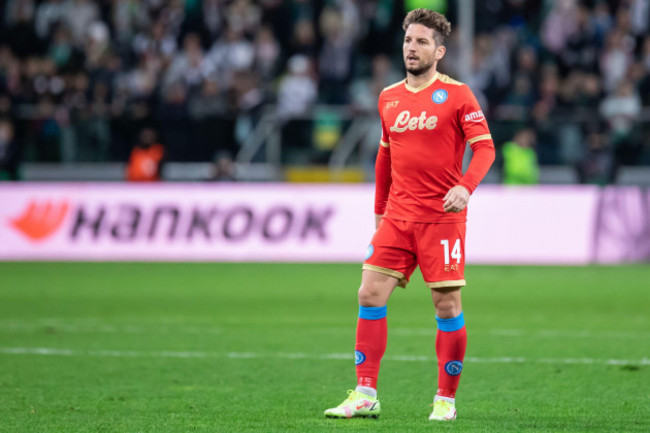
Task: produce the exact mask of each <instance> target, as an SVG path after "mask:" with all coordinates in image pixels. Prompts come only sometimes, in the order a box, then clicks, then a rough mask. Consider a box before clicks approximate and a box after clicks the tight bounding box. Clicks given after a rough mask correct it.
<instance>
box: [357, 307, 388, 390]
mask: <svg viewBox="0 0 650 433" xmlns="http://www.w3.org/2000/svg"><path fill="white" fill-rule="evenodd" d="M386 312H387V309H386V307H385V306H384V307H363V306H359V321H358V322H357V343H356V346H355V349H356V350H355V352H354V363H355V365H356V368H357V384H358V385H359V386H366V387H369V388H374V389H377V377H378V376H379V365H380V363H381V358H382V357H383V356H384V352H386V340H387V337H388V331H387V327H386Z"/></svg>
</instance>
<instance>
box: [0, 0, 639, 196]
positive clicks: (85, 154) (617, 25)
mask: <svg viewBox="0 0 650 433" xmlns="http://www.w3.org/2000/svg"><path fill="white" fill-rule="evenodd" d="M411 3H414V2H408V1H407V2H402V1H381V2H377V1H371V0H357V1H355V0H320V1H306V0H291V1H282V0H257V1H255V0H232V1H231V0H202V1H201V0H186V1H180V0H172V1H165V0H146V1H132V0H114V1H113V0H103V1H91V0H44V1H37V0H7V1H6V2H4V6H3V7H2V9H1V10H0V41H1V42H0V119H1V120H0V173H1V175H0V178H4V179H19V178H23V179H49V178H54V179H60V178H80V179H123V178H124V164H125V163H126V161H127V160H128V158H129V155H130V153H131V150H132V148H133V147H134V146H135V144H136V142H137V139H138V136H139V134H140V132H141V130H142V129H143V128H144V127H148V126H151V125H153V126H155V128H156V129H157V131H158V133H159V137H160V142H161V143H162V144H163V145H164V147H165V159H166V162H168V164H166V166H165V167H166V168H165V174H164V177H165V178H167V179H190V178H191V179H194V180H209V179H220V178H226V179H232V178H237V179H244V180H264V179H267V180H268V179H278V178H281V177H282V171H281V170H280V168H281V167H288V166H291V167H294V169H293V171H292V173H294V175H293V178H296V179H301V177H300V176H297V177H296V176H295V173H296V170H295V167H298V168H300V167H302V168H305V167H311V166H314V165H329V167H330V168H331V169H334V170H336V169H338V170H342V169H344V168H345V169H348V170H349V169H350V168H351V167H352V169H358V170H360V171H361V172H362V173H363V172H365V173H371V172H372V170H370V168H369V167H371V166H372V161H373V158H374V154H375V151H376V147H377V142H378V139H379V138H378V132H379V131H378V129H379V128H378V127H377V116H376V100H377V95H378V93H379V92H380V91H381V89H382V88H383V87H384V86H386V85H389V84H391V83H393V82H395V81H398V80H400V79H401V78H402V72H401V66H400V65H401V60H400V56H401V54H400V53H401V48H400V47H401V38H402V31H401V27H400V26H401V19H402V17H403V16H404V10H405V9H406V8H408V7H410V5H411ZM415 3H417V4H418V5H419V6H428V7H437V8H438V9H439V10H441V11H442V12H445V13H446V14H447V15H448V16H449V18H450V20H451V21H452V24H454V25H456V24H458V7H459V3H460V2H458V1H449V2H445V1H429V2H427V1H419V2H415ZM648 3H649V2H648V1H647V0H619V1H597V0H591V1H577V0H562V1H556V2H548V1H541V0H537V1H517V0H496V1H490V2H476V5H475V7H476V9H475V27H476V28H475V33H474V35H475V36H474V44H473V46H474V49H473V57H472V69H471V71H470V72H469V73H463V74H461V72H466V71H459V68H460V61H459V57H458V56H459V54H458V53H459V52H460V50H459V49H458V48H457V47H458V45H459V38H460V35H461V32H460V31H455V32H454V33H453V38H452V40H451V41H450V42H449V44H450V45H452V47H450V50H449V51H448V52H449V55H448V56H447V57H446V58H445V60H444V61H443V62H442V63H441V69H442V71H443V72H445V73H447V74H449V75H451V76H456V77H458V76H460V75H464V76H468V77H470V78H469V80H468V84H469V85H470V86H471V88H472V89H473V91H474V93H475V94H477V96H478V97H479V99H480V101H481V104H482V106H483V107H484V111H485V113H486V115H487V117H488V119H489V123H490V127H491V129H492V134H493V137H494V138H495V143H496V144H497V146H499V147H500V146H501V145H503V144H504V143H506V142H509V141H511V140H512V139H513V137H514V136H515V135H516V133H517V132H518V131H520V130H521V129H523V128H526V129H530V130H531V131H532V134H533V135H534V136H535V137H534V141H535V143H536V144H535V153H536V157H537V161H538V163H539V165H540V176H539V179H540V182H546V181H548V179H549V178H550V181H551V182H554V181H557V180H558V179H563V180H567V181H572V182H576V181H578V182H583V183H598V184H603V183H613V182H617V181H618V182H621V181H623V182H626V181H627V180H629V179H634V181H639V180H641V181H643V180H644V179H650V175H648V173H650V172H649V171H648V170H650V168H648V167H649V166H650V127H649V126H648V125H650V122H648V120H650V35H649V33H650V32H649V30H650V12H649V9H650V7H649V5H648ZM232 161H235V162H237V164H235V168H234V172H233V173H231V174H229V175H227V176H225V177H224V176H221V175H218V174H215V173H216V172H215V170H216V167H218V166H221V167H225V168H224V169H225V170H227V171H228V170H230V171H233V168H232V167H230V166H231V165H232ZM44 163H46V164H47V165H42V164H44ZM88 163H95V164H92V165H87V164H88ZM96 163H104V164H102V165H103V168H101V169H98V168H97V164H96ZM179 163H197V164H199V165H191V166H187V167H186V168H183V166H182V164H181V165H174V164H179ZM251 163H254V169H251V167H252V166H251ZM111 164H112V165H111ZM62 167H63V168H64V169H61V168H62ZM88 167H91V168H90V169H88ZM111 167H112V168H111ZM229 167H230V168H229ZM168 169H169V170H168ZM85 170H86V171H85ZM217 171H218V170H217ZM183 173H186V175H183ZM197 173H200V175H199V174H197ZM552 173H559V174H557V176H559V177H557V176H554V175H553V174H552ZM368 176H370V175H368ZM368 176H366V178H367V177H368ZM351 177H352V178H354V179H357V178H364V176H360V177H359V176H351ZM334 178H336V176H335V177H334ZM499 179H500V175H499V173H496V174H494V173H493V174H492V176H491V177H490V178H489V180H492V181H496V182H498V181H499ZM646 182H647V183H650V180H647V181H646Z"/></svg>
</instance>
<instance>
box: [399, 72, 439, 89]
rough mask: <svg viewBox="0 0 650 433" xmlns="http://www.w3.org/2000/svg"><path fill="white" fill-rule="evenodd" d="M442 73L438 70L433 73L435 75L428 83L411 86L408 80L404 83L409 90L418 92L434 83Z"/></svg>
mask: <svg viewBox="0 0 650 433" xmlns="http://www.w3.org/2000/svg"><path fill="white" fill-rule="evenodd" d="M440 75H441V74H440V73H439V72H438V71H436V73H435V74H433V77H431V79H430V80H429V81H427V82H426V83H424V84H422V85H421V86H419V87H412V86H409V83H407V82H406V80H404V85H405V86H406V90H408V91H409V92H412V93H418V92H419V91H421V90H424V89H426V88H427V87H429V86H430V85H432V84H433V82H434V81H436V80H437V79H438V77H439V76H440Z"/></svg>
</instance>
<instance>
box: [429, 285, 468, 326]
mask: <svg viewBox="0 0 650 433" xmlns="http://www.w3.org/2000/svg"><path fill="white" fill-rule="evenodd" d="M432 292H433V304H434V306H435V308H436V316H438V317H439V318H441V319H452V318H454V317H457V316H458V315H459V314H460V313H461V312H462V311H463V309H462V305H461V300H460V287H446V288H444V289H432Z"/></svg>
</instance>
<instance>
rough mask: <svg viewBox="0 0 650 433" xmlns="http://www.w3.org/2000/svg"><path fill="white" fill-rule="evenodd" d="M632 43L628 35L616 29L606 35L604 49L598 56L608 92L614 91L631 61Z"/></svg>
mask: <svg viewBox="0 0 650 433" xmlns="http://www.w3.org/2000/svg"><path fill="white" fill-rule="evenodd" d="M632 44H633V42H632V40H631V39H630V37H629V36H628V35H626V34H625V33H622V32H621V31H620V30H618V29H614V30H612V31H611V32H610V33H609V35H607V41H606V43H605V50H604V52H603V54H602V55H601V58H600V70H601V72H602V74H603V81H604V85H605V89H606V90H607V91H608V92H611V91H614V90H615V89H616V87H617V86H618V83H619V82H620V81H621V80H622V79H623V78H624V77H625V73H626V72H627V68H628V67H629V66H630V64H631V63H632V49H633V45H632Z"/></svg>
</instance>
